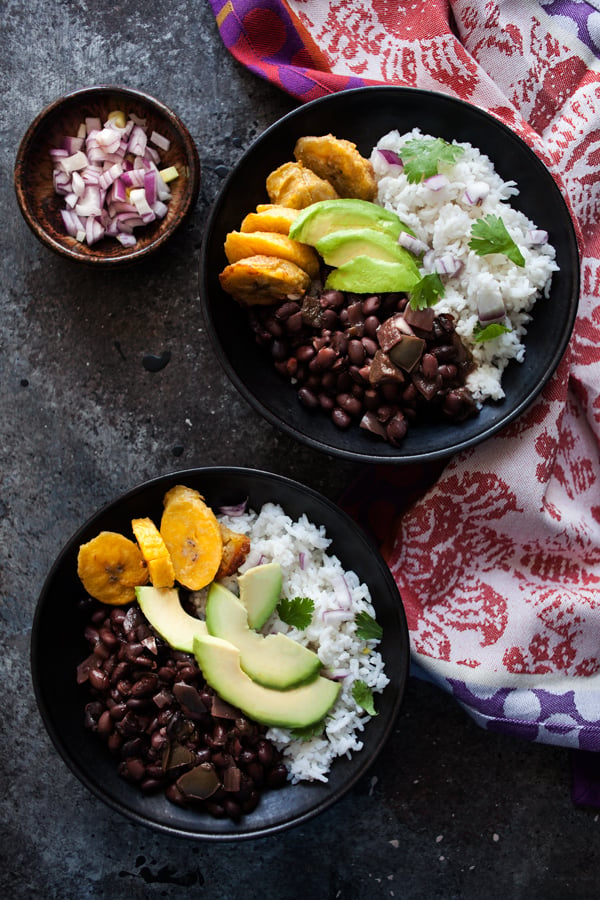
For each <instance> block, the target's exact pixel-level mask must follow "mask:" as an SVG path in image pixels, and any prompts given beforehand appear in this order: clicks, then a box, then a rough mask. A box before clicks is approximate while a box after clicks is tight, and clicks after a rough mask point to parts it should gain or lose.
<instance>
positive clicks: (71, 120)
mask: <svg viewBox="0 0 600 900" xmlns="http://www.w3.org/2000/svg"><path fill="white" fill-rule="evenodd" d="M14 184H15V191H16V195H17V201H18V204H19V207H20V209H21V212H22V214H23V217H24V219H25V221H26V222H27V224H28V225H29V227H30V228H31V230H32V231H33V233H34V234H35V235H36V236H37V237H38V238H39V240H40V241H41V242H42V243H43V244H44V245H45V246H46V247H48V248H50V249H51V250H54V251H55V252H57V253H59V254H60V255H61V256H63V257H66V258H68V259H72V260H75V261H78V262H83V263H88V264H92V265H96V266H109V267H114V266H115V265H120V264H125V263H131V262H135V261H137V260H140V259H142V258H145V257H147V256H148V255H149V254H150V253H152V252H154V251H155V250H157V249H158V248H159V247H161V246H162V245H163V244H165V242H166V241H167V240H168V239H169V238H170V237H171V236H172V234H173V233H174V232H175V231H176V229H177V228H178V227H179V225H181V223H182V221H183V220H184V219H185V218H186V217H187V215H188V214H189V213H190V212H191V211H192V209H193V208H194V205H195V203H196V200H197V198H198V192H199V187H200V161H199V158H198V151H197V149H196V146H195V144H194V141H193V139H192V137H191V135H190V133H189V131H188V129H187V127H186V126H185V125H184V123H183V122H182V121H181V119H180V118H179V117H178V116H177V115H176V114H175V113H174V112H173V111H172V110H170V109H169V108H168V107H167V106H165V105H164V103H162V102H161V101H160V100H157V99H156V98H154V97H151V96H150V95H148V94H146V93H144V92H142V91H138V90H133V89H131V88H125V87H119V86H112V85H98V86H94V87H89V88H82V89H80V90H77V91H73V92H72V93H69V94H67V95H65V96H63V97H60V98H59V99H57V100H55V101H54V102H52V103H50V104H49V105H48V106H47V107H46V108H45V109H44V110H42V112H40V113H39V115H38V116H37V117H36V118H35V119H34V121H33V122H32V123H31V125H30V126H29V128H28V129H27V131H26V132H25V134H24V136H23V139H22V140H21V143H20V145H19V149H18V152H17V157H16V161H15V169H14Z"/></svg>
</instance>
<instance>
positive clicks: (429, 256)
mask: <svg viewBox="0 0 600 900" xmlns="http://www.w3.org/2000/svg"><path fill="white" fill-rule="evenodd" d="M421 264H422V266H423V269H424V270H425V272H434V271H435V250H428V251H427V253H426V254H425V256H424V257H423V259H422V260H421Z"/></svg>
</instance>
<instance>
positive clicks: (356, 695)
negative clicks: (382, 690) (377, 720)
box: [352, 678, 377, 716]
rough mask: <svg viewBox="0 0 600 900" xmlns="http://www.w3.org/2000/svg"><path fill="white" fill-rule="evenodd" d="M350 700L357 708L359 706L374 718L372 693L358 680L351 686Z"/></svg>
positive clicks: (366, 685) (367, 686)
mask: <svg viewBox="0 0 600 900" xmlns="http://www.w3.org/2000/svg"><path fill="white" fill-rule="evenodd" d="M352 698H353V699H354V701H355V703H356V705H357V706H361V707H362V708H363V709H364V710H365V712H367V713H368V714H369V715H370V716H376V715H377V713H376V712H375V706H374V705H373V691H372V690H371V688H370V687H369V685H368V684H366V683H365V682H364V681H361V680H360V678H359V679H357V680H356V681H355V682H354V684H353V685H352Z"/></svg>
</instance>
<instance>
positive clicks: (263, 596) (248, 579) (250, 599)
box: [238, 562, 282, 628]
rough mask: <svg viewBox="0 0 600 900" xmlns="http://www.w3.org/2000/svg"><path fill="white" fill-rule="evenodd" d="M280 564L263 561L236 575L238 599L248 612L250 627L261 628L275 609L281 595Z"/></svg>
mask: <svg viewBox="0 0 600 900" xmlns="http://www.w3.org/2000/svg"><path fill="white" fill-rule="evenodd" d="M281 584H282V580H281V566H280V565H279V563H276V562H272V563H265V564H264V565H262V566H253V567H252V568H251V569H247V570H246V571H245V572H243V573H242V574H241V575H239V576H238V588H239V592H240V600H241V602H242V603H243V604H244V606H245V607H246V611H247V613H248V625H249V626H250V628H262V627H263V625H264V624H265V622H266V621H267V619H268V618H269V616H270V615H272V614H273V612H274V611H275V607H276V606H277V604H278V603H279V598H280V596H281Z"/></svg>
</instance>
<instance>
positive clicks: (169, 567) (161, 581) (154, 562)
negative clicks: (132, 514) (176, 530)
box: [131, 518, 175, 588]
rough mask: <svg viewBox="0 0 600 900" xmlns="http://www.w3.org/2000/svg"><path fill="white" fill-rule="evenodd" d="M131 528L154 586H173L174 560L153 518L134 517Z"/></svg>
mask: <svg viewBox="0 0 600 900" xmlns="http://www.w3.org/2000/svg"><path fill="white" fill-rule="evenodd" d="M131 528H132V530H133V533H134V535H135V539H136V541H137V542H138V545H139V548H140V550H141V552H142V556H143V557H144V560H145V561H146V565H147V567H148V574H149V575H150V581H151V582H152V584H153V585H154V587H157V588H170V587H173V585H174V583H175V569H174V568H173V560H172V559H171V555H170V553H169V551H168V550H167V546H166V544H165V542H164V540H163V538H162V535H161V533H160V531H159V530H158V528H157V527H156V525H155V524H154V522H153V521H152V519H147V518H145V519H132V520H131Z"/></svg>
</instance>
